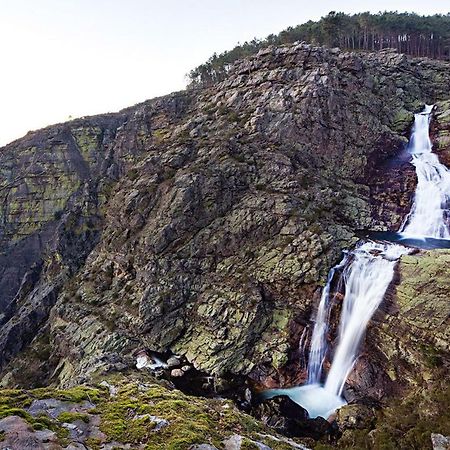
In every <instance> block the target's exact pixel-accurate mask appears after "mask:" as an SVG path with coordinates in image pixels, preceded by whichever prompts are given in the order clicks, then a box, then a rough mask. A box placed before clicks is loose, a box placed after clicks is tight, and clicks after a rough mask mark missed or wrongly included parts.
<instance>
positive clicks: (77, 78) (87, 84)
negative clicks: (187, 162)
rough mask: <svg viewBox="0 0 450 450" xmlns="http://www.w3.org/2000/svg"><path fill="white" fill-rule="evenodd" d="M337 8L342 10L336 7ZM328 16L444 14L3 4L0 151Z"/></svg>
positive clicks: (201, 2)
mask: <svg viewBox="0 0 450 450" xmlns="http://www.w3.org/2000/svg"><path fill="white" fill-rule="evenodd" d="M337 4H339V7H337V6H336V5H337ZM331 10H338V11H344V12H361V11H372V12H378V11H380V10H381V11H384V10H389V11H392V10H398V11H414V12H417V13H420V14H434V13H447V12H448V11H449V10H450V3H449V1H448V0H430V1H428V2H424V1H423V0H420V1H419V0H409V1H396V0H389V1H388V0H376V1H373V0H372V1H369V0H342V1H341V2H336V1H331V0H320V1H318V0H317V1H314V0H308V1H304V0H297V1H295V0H221V1H216V0H155V1H153V0H0V50H1V66H0V145H3V144H6V143H7V142H9V141H11V140H13V139H16V138H18V137H20V136H22V135H24V134H25V133H26V132H27V131H29V130H32V129H37V128H41V127H44V126H46V125H49V124H52V123H56V122H61V121H65V120H67V119H68V118H69V117H79V116H84V115H91V114H97V113H102V112H109V111H117V110H119V109H121V108H124V107H126V106H130V105H133V104H135V103H138V102H141V101H143V100H146V99H148V98H152V97H155V96H159V95H163V94H168V93H170V92H172V91H176V90H180V89H183V88H184V86H185V84H186V80H185V74H186V73H187V72H189V70H190V69H192V68H193V67H195V66H197V65H198V64H200V63H202V62H204V61H205V60H206V59H207V58H208V57H209V56H210V55H211V54H212V53H214V52H218V53H220V52H222V51H223V50H226V49H229V48H232V47H233V46H234V45H235V44H236V43H238V42H244V41H245V40H249V39H252V38H253V37H255V36H256V37H265V36H266V35H268V34H270V33H277V32H279V31H281V30H282V29H284V28H286V27H287V26H290V25H297V24H299V23H303V22H305V21H307V20H309V19H312V20H316V19H319V18H320V17H321V16H323V15H326V14H327V13H328V12H329V11H331Z"/></svg>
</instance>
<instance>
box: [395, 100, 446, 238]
mask: <svg viewBox="0 0 450 450" xmlns="http://www.w3.org/2000/svg"><path fill="white" fill-rule="evenodd" d="M432 109H433V107H432V106H426V107H425V110H424V111H423V112H422V113H420V114H416V115H415V121H414V128H413V133H412V136H411V139H410V143H409V146H408V149H409V152H410V153H411V157H412V164H413V165H414V166H415V168H416V174H417V188H416V192H415V196H414V203H413V206H412V208H411V212H410V213H409V214H408V216H407V217H406V220H405V221H404V223H403V225H402V227H401V228H400V232H401V233H402V234H403V235H404V236H405V237H420V238H424V237H432V238H441V239H449V238H450V233H449V229H448V220H449V217H450V216H449V206H450V205H449V203H450V171H449V170H448V169H447V167H445V166H444V165H443V164H441V163H440V162H439V159H438V157H437V156H436V155H435V154H434V153H432V151H431V150H432V145H431V141H430V137H429V123H430V114H431V111H432Z"/></svg>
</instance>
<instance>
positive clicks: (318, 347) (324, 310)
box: [308, 255, 348, 384]
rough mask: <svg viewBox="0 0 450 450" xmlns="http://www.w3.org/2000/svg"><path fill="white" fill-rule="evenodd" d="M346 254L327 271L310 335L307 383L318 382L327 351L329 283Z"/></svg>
mask: <svg viewBox="0 0 450 450" xmlns="http://www.w3.org/2000/svg"><path fill="white" fill-rule="evenodd" d="M347 259H348V256H347V255H346V256H344V258H343V259H342V261H341V262H340V263H339V264H338V265H337V266H335V267H333V268H332V269H331V270H330V272H329V273H328V279H327V284H326V285H325V287H324V288H323V291H322V296H321V298H320V302H319V308H318V310H317V315H316V320H315V326H314V329H313V333H312V337H311V349H310V351H309V360H308V384H317V383H320V377H321V375H322V366H323V362H324V360H325V356H326V351H327V342H326V336H327V332H328V323H329V318H330V310H331V306H332V302H331V301H330V291H331V283H332V282H333V279H334V275H335V273H336V271H338V270H340V269H342V268H343V267H344V266H345V265H346V263H347Z"/></svg>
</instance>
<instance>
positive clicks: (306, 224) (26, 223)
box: [0, 44, 450, 400]
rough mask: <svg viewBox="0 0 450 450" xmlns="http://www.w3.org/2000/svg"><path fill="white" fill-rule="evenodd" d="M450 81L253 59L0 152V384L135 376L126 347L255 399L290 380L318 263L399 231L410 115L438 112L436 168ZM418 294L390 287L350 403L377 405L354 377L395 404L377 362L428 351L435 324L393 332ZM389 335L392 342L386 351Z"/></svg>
mask: <svg viewBox="0 0 450 450" xmlns="http://www.w3.org/2000/svg"><path fill="white" fill-rule="evenodd" d="M449 68H450V66H449V65H448V64H446V63H443V62H436V61H429V60H414V59H408V58H406V57H405V56H403V55H397V54H395V53H391V52H389V51H383V52H380V53H377V54H365V55H357V54H354V53H342V52H339V51H338V50H327V49H324V48H314V47H311V46H309V45H304V44H300V45H293V46H286V47H279V48H268V49H265V50H263V51H261V52H260V53H259V54H258V55H257V56H255V57H252V58H250V59H248V60H244V61H241V62H239V63H237V64H236V65H235V66H234V67H233V68H232V69H231V71H230V74H229V76H228V78H227V79H226V80H225V81H223V82H221V83H218V84H216V85H214V86H212V87H209V88H205V89H199V90H192V91H186V92H181V93H176V94H172V95H170V96H167V97H162V98H159V99H155V100H151V101H148V102H146V103H143V104H140V105H137V106H135V107H132V108H129V109H127V110H124V111H122V112H120V113H117V114H110V115H105V116H97V117H92V118H86V119H79V120H76V121H73V122H69V123H67V124H62V125H56V126H53V127H49V128H47V129H45V130H41V131H37V132H34V133H31V134H29V135H27V136H26V137H25V138H23V139H21V140H18V141H16V142H14V143H12V144H10V145H9V146H6V147H5V148H3V149H2V151H1V152H0V160H1V161H0V166H1V167H2V169H1V170H2V171H1V186H2V189H1V190H0V195H1V196H2V209H1V213H0V214H1V224H0V226H1V228H0V240H1V242H2V253H1V255H0V258H1V264H0V267H1V273H0V286H1V287H2V289H0V306H1V308H0V310H1V311H2V315H1V316H0V320H1V323H2V327H1V330H0V366H1V367H2V370H3V372H2V373H3V381H2V383H3V385H9V386H14V385H22V386H25V387H30V386H31V385H35V384H36V383H38V381H37V380H39V383H49V382H53V383H56V384H58V385H61V386H72V385H75V384H77V383H79V382H83V381H89V380H91V379H92V378H93V377H95V376H97V375H98V374H99V373H105V372H107V371H111V370H125V369H127V368H132V367H134V364H135V357H134V354H135V352H136V351H139V350H143V349H144V350H146V351H147V352H150V351H153V352H158V353H159V354H163V355H165V356H168V355H169V354H171V353H175V354H177V355H179V356H180V357H182V358H183V359H184V361H185V362H186V363H187V364H188V365H189V367H192V366H193V367H194V368H195V369H196V370H198V371H201V372H206V373H207V374H213V375H215V376H219V377H228V376H245V377H248V379H251V380H253V382H255V383H258V384H260V385H263V386H272V385H277V384H283V383H293V382H299V381H302V379H303V377H304V375H305V373H304V367H302V365H301V364H300V358H299V356H300V355H299V350H298V347H299V340H300V336H301V335H302V332H303V331H304V329H305V327H306V326H307V325H308V324H309V323H310V320H311V315H312V312H313V309H314V306H315V305H316V304H317V299H318V296H319V295H320V288H321V286H322V285H323V282H324V279H325V277H326V274H327V272H328V270H329V268H330V266H331V265H333V264H334V263H335V262H336V261H337V259H338V258H339V255H340V252H341V250H342V249H343V248H345V247H348V246H350V245H352V244H353V243H354V242H355V241H356V240H357V237H356V234H355V233H356V232H357V231H358V230H366V229H381V230H383V229H384V230H386V229H397V227H398V225H399V224H400V223H401V220H402V217H403V216H404V214H405V212H406V211H407V210H408V209H409V206H410V202H411V195H412V192H413V190H414V185H415V177H414V171H412V170H410V169H409V165H408V164H407V162H406V158H405V157H404V155H403V151H404V146H405V142H406V136H407V135H408V133H409V128H410V126H411V123H412V118H413V117H412V114H413V112H414V111H417V110H418V109H420V108H421V106H422V105H423V104H424V103H435V102H439V103H438V109H437V112H436V120H435V121H434V122H433V123H434V125H433V126H434V129H433V133H434V136H435V139H436V142H438V147H439V152H440V153H441V154H442V155H443V157H445V158H446V157H447V156H446V155H447V152H448V150H449V141H448V132H449V121H448V117H449V103H448V99H449V92H450V70H449ZM410 258H415V257H410ZM442 258H444V259H445V258H446V254H442ZM426 259H427V256H426V255H424V256H423V259H419V260H418V261H419V262H418V263H417V264H419V265H420V264H421V263H420V261H425V260H426ZM431 262H433V263H434V262H435V261H434V259H433V260H432V261H431ZM414 264H416V263H413V260H412V259H409V260H408V259H407V258H405V259H404V261H403V263H402V266H401V268H400V273H403V272H402V271H408V270H410V271H411V270H413V267H415V266H414ZM433 270H434V269H433ZM436 270H437V269H436ZM442 270H444V269H442ZM422 276H423V274H422V275H420V277H422ZM402 280H403V278H402ZM411 283H412V282H411ZM420 289H421V287H420V286H419V285H418V284H414V285H411V284H409V285H408V284H403V281H402V282H400V284H399V286H398V288H397V292H398V296H397V297H396V296H394V297H393V300H392V302H393V306H392V305H391V306H392V308H391V309H392V311H394V313H393V312H392V311H391V310H389V312H388V314H389V320H387V321H381V320H380V322H379V323H378V324H376V325H375V326H374V327H373V329H371V330H370V332H369V337H370V345H369V344H368V345H367V349H368V352H369V353H370V355H369V357H368V358H367V360H370V361H371V362H367V364H368V365H369V366H367V367H369V368H367V367H365V368H363V369H361V370H359V371H358V370H357V371H356V372H355V374H356V375H355V377H358V374H359V375H361V374H362V375H361V376H360V379H357V378H356V379H351V380H350V382H349V392H350V390H353V395H354V396H355V398H361V397H364V396H365V397H368V398H377V399H378V400H380V398H379V397H380V396H378V397H377V395H376V394H374V393H372V392H369V393H368V394H364V395H362V394H361V390H362V389H363V387H364V386H365V383H366V384H367V383H368V381H367V380H368V378H367V377H368V376H369V375H370V376H372V378H370V383H372V381H373V378H374V377H375V378H376V380H382V384H381V385H382V389H384V391H386V390H387V387H386V386H389V389H390V390H389V392H394V391H398V390H400V389H402V388H403V385H401V386H400V385H397V384H395V383H394V384H392V383H391V382H390V381H392V380H395V379H396V377H397V378H398V376H399V375H398V374H397V375H394V374H393V373H392V371H395V368H394V367H393V366H392V362H389V363H387V362H386V360H387V359H390V361H393V360H395V358H397V357H398V358H401V360H402V361H404V362H405V364H406V365H408V364H413V362H412V359H414V357H415V355H412V356H410V355H409V354H408V352H406V354H403V353H402V350H401V349H402V346H403V345H410V343H413V342H414V341H417V340H421V339H422V337H424V338H426V339H425V341H426V342H428V341H429V342H430V344H429V345H438V342H437V341H439V342H440V344H439V345H442V342H443V340H445V336H446V334H445V333H447V331H448V330H447V331H443V332H442V333H443V334H442V335H440V336H441V337H440V338H439V339H438V334H435V332H434V331H433V330H434V329H435V328H436V327H438V325H439V324H438V323H437V322H436V321H435V319H433V320H431V319H430V321H429V322H427V321H426V320H425V321H423V323H422V324H416V325H415V326H413V327H411V326H410V324H411V323H416V320H415V317H416V318H417V317H418V316H420V313H419V312H418V311H419V310H420V308H421V306H420V305H419V304H416V303H415V302H416V301H419V300H418V297H417V295H416V292H419V291H420ZM402 295H403V296H402ZM430 295H431V293H430ZM438 301H439V300H438V299H436V302H438ZM424 302H425V303H427V301H426V300H424ZM421 304H422V303H421ZM427 304H428V303H427ZM434 304H435V303H433V305H434ZM439 305H440V304H439ZM439 305H438V304H437V303H436V307H440V306H439ZM430 308H431V306H430ZM433 308H434V306H433ZM414 311H415V312H414ZM430 315H431V311H430ZM435 317H441V316H439V315H436V316H435ZM436 320H437V319H436ZM397 326H398V327H399V328H398V329H402V330H404V334H405V336H403V333H402V334H401V335H400V336H398V337H397V338H395V337H392V334H393V333H394V334H395V332H394V331H393V328H392V327H397ZM443 326H447V327H448V324H445V325H443ZM427 333H428V334H427ZM425 335H426V336H425ZM431 335H433V336H434V337H433V339H429V337H430V336H431ZM372 338H373V339H372ZM368 341H369V339H368ZM426 345H428V343H427V344H426ZM439 348H440V347H439ZM445 352H448V349H445ZM373 355H375V356H373ZM371 358H372V359H371ZM411 358H412V359H411ZM364 361H365V359H364V358H361V364H364ZM402 364H403V363H402ZM402 367H403V366H402ZM410 369H411V370H410ZM405 370H407V373H410V372H411V373H413V372H414V370H415V369H412V368H411V367H410V366H409V365H408V367H407V369H405ZM408 371H409V372H408ZM368 374H369V375H368ZM402 374H403V372H402ZM391 375H392V377H391ZM411 376H412V375H411ZM386 377H388V378H390V381H389V380H388V379H387V378H386ZM376 380H375V381H376ZM411 380H416V378H415V375H414V376H412V378H411ZM377 382H378V381H376V382H375V385H377V384H376V383H377ZM377 386H379V385H377ZM349 395H350V394H349Z"/></svg>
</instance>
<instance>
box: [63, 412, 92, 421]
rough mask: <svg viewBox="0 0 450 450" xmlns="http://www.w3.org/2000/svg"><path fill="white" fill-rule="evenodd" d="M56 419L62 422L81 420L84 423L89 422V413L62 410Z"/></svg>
mask: <svg viewBox="0 0 450 450" xmlns="http://www.w3.org/2000/svg"><path fill="white" fill-rule="evenodd" d="M58 420H59V421H60V422H62V423H72V422H76V421H77V420H81V421H83V422H85V423H88V422H89V415H88V414H84V413H79V412H62V413H61V414H60V415H59V416H58Z"/></svg>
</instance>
